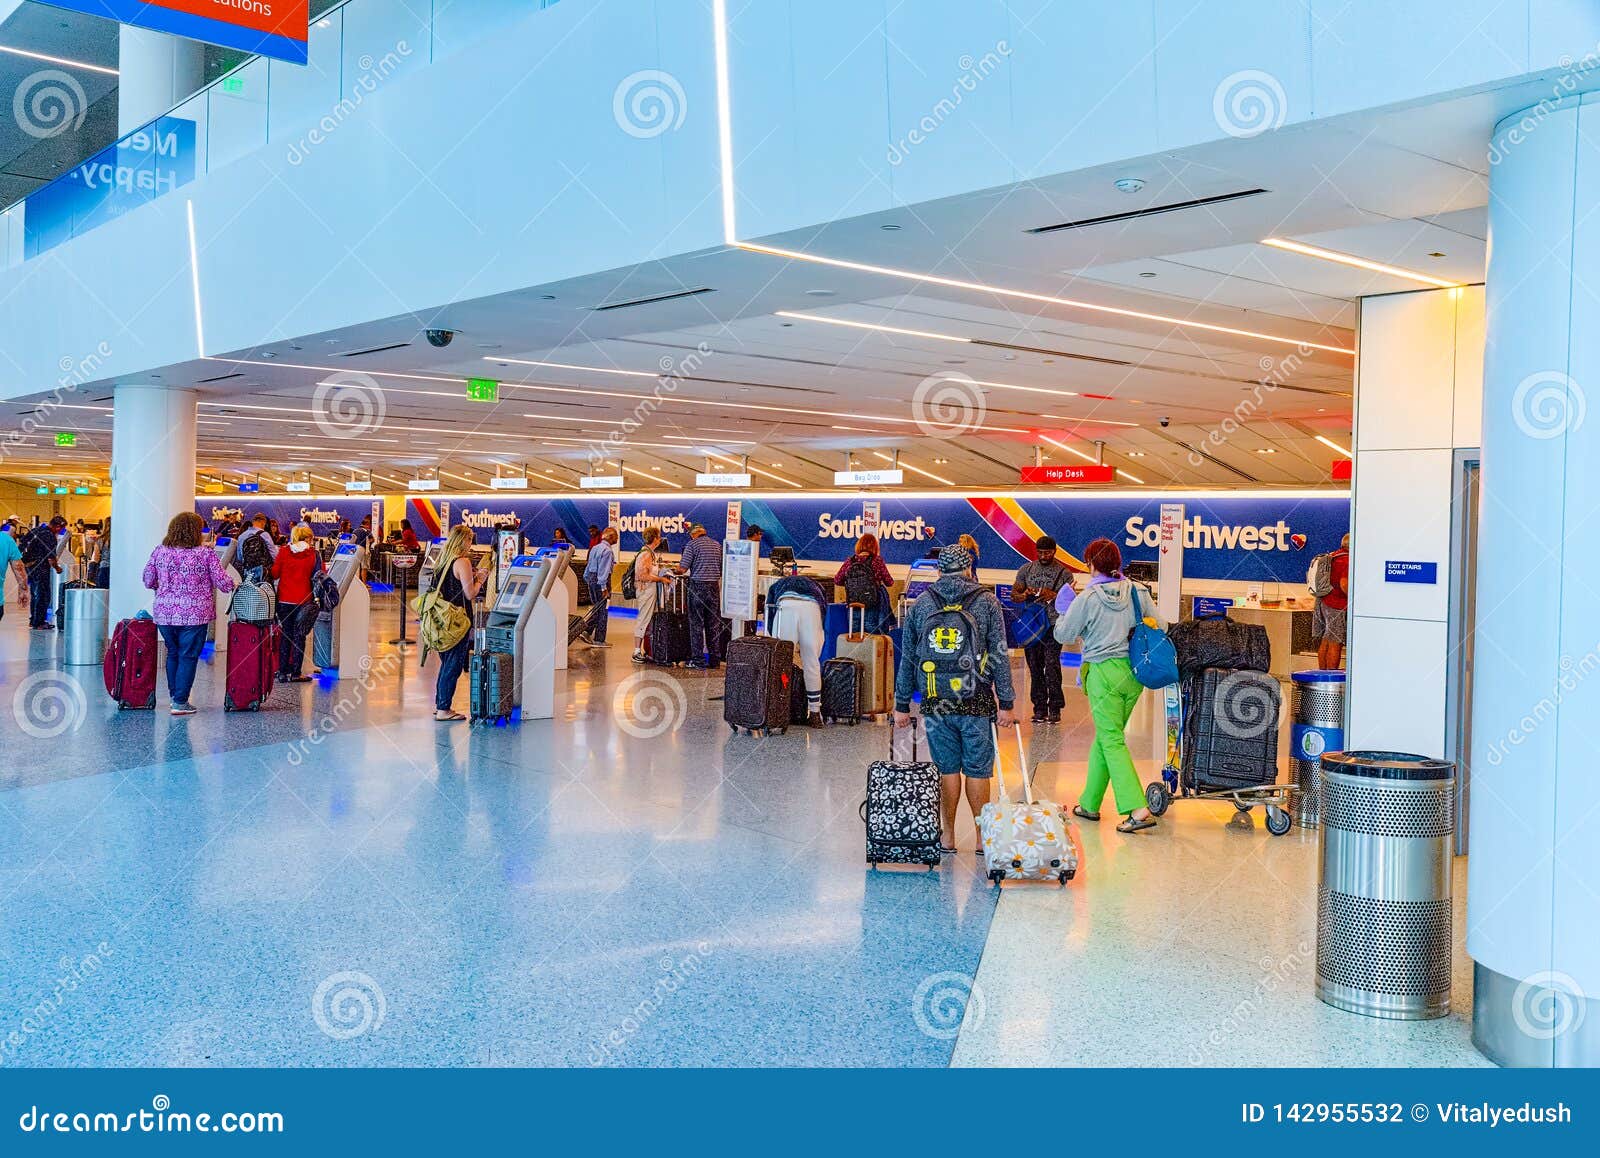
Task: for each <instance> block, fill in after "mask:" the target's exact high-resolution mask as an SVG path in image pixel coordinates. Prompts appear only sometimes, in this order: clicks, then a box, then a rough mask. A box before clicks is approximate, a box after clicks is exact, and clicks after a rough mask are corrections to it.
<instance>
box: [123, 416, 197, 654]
mask: <svg viewBox="0 0 1600 1158" xmlns="http://www.w3.org/2000/svg"><path fill="white" fill-rule="evenodd" d="M195 398H196V395H195V392H194V391H193V390H171V389H166V388H163V387H160V386H118V387H117V388H116V393H115V396H114V398H113V400H112V407H113V413H112V418H111V424H112V444H111V622H112V623H116V622H117V621H118V620H120V619H127V618H129V617H130V616H132V615H133V614H134V613H135V612H138V611H140V610H148V609H149V607H150V599H151V594H150V592H149V591H147V590H145V586H144V582H143V578H142V577H143V573H144V565H145V561H146V560H148V559H149V558H150V552H151V551H153V550H154V549H155V547H156V545H157V544H158V543H160V542H161V540H162V539H163V538H164V537H165V536H166V533H167V523H168V522H169V521H171V519H172V516H173V515H175V514H177V513H178V512H179V511H190V510H193V509H194V465H195V464H194V455H195Z"/></svg>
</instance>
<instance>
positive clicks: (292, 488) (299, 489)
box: [283, 482, 311, 495]
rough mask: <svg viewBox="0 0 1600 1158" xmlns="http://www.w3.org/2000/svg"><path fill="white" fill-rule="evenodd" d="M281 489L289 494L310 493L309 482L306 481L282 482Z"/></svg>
mask: <svg viewBox="0 0 1600 1158" xmlns="http://www.w3.org/2000/svg"><path fill="white" fill-rule="evenodd" d="M283 489H284V490H285V491H286V492H288V493H289V494H291V495H308V494H310V493H311V484H310V483H308V482H291V483H284V484H283Z"/></svg>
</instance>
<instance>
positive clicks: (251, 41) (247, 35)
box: [45, 0, 311, 64]
mask: <svg viewBox="0 0 1600 1158" xmlns="http://www.w3.org/2000/svg"><path fill="white" fill-rule="evenodd" d="M45 3H47V4H49V5H50V6H51V7H54V8H66V9H69V10H71V11H73V12H85V13H88V14H89V15H90V16H101V17H104V18H105V19H107V20H115V21H117V22H118V23H121V24H135V25H138V26H139V27H140V28H153V29H155V31H157V32H170V33H172V35H174V36H183V37H187V38H188V39H190V40H199V41H203V42H205V43H206V44H216V45H220V46H221V47H223V48H233V49H237V50H238V51H240V52H250V53H255V54H257V55H259V56H270V57H272V58H273V59H274V60H286V61H288V62H289V63H290V64H304V63H305V62H306V56H307V48H306V36H307V29H308V27H309V25H310V23H311V21H310V3H309V0H272V2H271V3H240V2H239V0H231V2H230V0H45Z"/></svg>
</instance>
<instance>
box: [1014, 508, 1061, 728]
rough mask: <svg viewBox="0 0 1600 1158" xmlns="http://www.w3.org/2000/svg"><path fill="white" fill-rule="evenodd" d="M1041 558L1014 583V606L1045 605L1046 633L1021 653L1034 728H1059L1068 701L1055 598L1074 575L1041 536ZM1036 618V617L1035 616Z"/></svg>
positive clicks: (1027, 566) (1046, 537)
mask: <svg viewBox="0 0 1600 1158" xmlns="http://www.w3.org/2000/svg"><path fill="white" fill-rule="evenodd" d="M1033 546H1034V550H1035V551H1037V552H1038V558H1037V559H1034V560H1033V561H1031V562H1028V563H1024V564H1023V565H1022V566H1021V567H1019V568H1018V569H1017V575H1016V578H1015V579H1013V580H1012V581H1011V602H1012V604H1013V605H1019V606H1020V605H1023V604H1028V603H1042V604H1043V605H1044V609H1045V624H1046V626H1045V630H1044V632H1043V633H1042V634H1041V635H1040V636H1039V638H1038V639H1035V640H1034V641H1033V642H1032V643H1030V644H1028V645H1026V646H1025V647H1024V648H1023V649H1022V654H1023V655H1024V656H1025V657H1026V658H1027V661H1028V694H1029V695H1030V696H1031V697H1032V699H1033V722H1034V723H1035V724H1059V723H1060V722H1061V709H1062V708H1064V707H1066V705H1067V700H1066V697H1065V696H1064V695H1063V694H1062V691H1061V645H1060V644H1059V643H1057V642H1056V637H1055V635H1054V629H1055V625H1056V596H1057V595H1059V594H1060V593H1061V589H1062V588H1063V587H1071V586H1072V572H1071V571H1070V570H1068V568H1067V565H1066V564H1065V563H1063V562H1061V561H1060V560H1059V559H1057V558H1056V541H1055V540H1054V539H1052V538H1051V537H1050V536H1049V535H1040V536H1039V538H1038V539H1037V540H1036V541H1035V542H1034V544H1033ZM1035 614H1037V613H1035Z"/></svg>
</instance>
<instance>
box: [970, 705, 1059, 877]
mask: <svg viewBox="0 0 1600 1158" xmlns="http://www.w3.org/2000/svg"><path fill="white" fill-rule="evenodd" d="M1016 734H1017V752H1018V755H1019V756H1020V758H1021V768H1022V799H1021V800H1013V799H1011V794H1010V793H1009V792H1008V791H1007V790H1006V782H1005V776H1004V775H1003V774H1002V773H1001V770H1000V763H1001V762H1000V732H999V730H998V729H996V730H995V737H994V759H995V763H994V774H995V784H996V786H997V787H998V788H999V790H1000V793H999V796H998V797H997V798H996V799H994V800H991V801H990V802H989V803H988V804H985V805H984V806H983V811H982V812H981V813H980V814H979V816H978V830H979V832H980V833H982V835H983V859H984V866H985V867H986V868H987V869H988V873H989V879H990V880H991V881H993V882H995V883H996V884H998V883H999V882H1001V881H1050V880H1054V881H1059V882H1060V883H1061V884H1063V885H1064V884H1066V883H1067V882H1068V881H1070V880H1071V879H1072V878H1073V877H1074V876H1076V875H1077V872H1078V850H1077V844H1076V842H1075V841H1074V840H1073V839H1072V822H1071V821H1070V820H1069V819H1068V814H1067V810H1066V809H1064V808H1062V807H1061V805H1059V804H1053V803H1051V802H1050V801H1047V800H1035V799H1034V798H1033V781H1032V779H1031V777H1030V776H1029V773H1028V750H1027V748H1026V746H1025V745H1024V744H1023V742H1022V725H1021V724H1017V725H1016Z"/></svg>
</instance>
